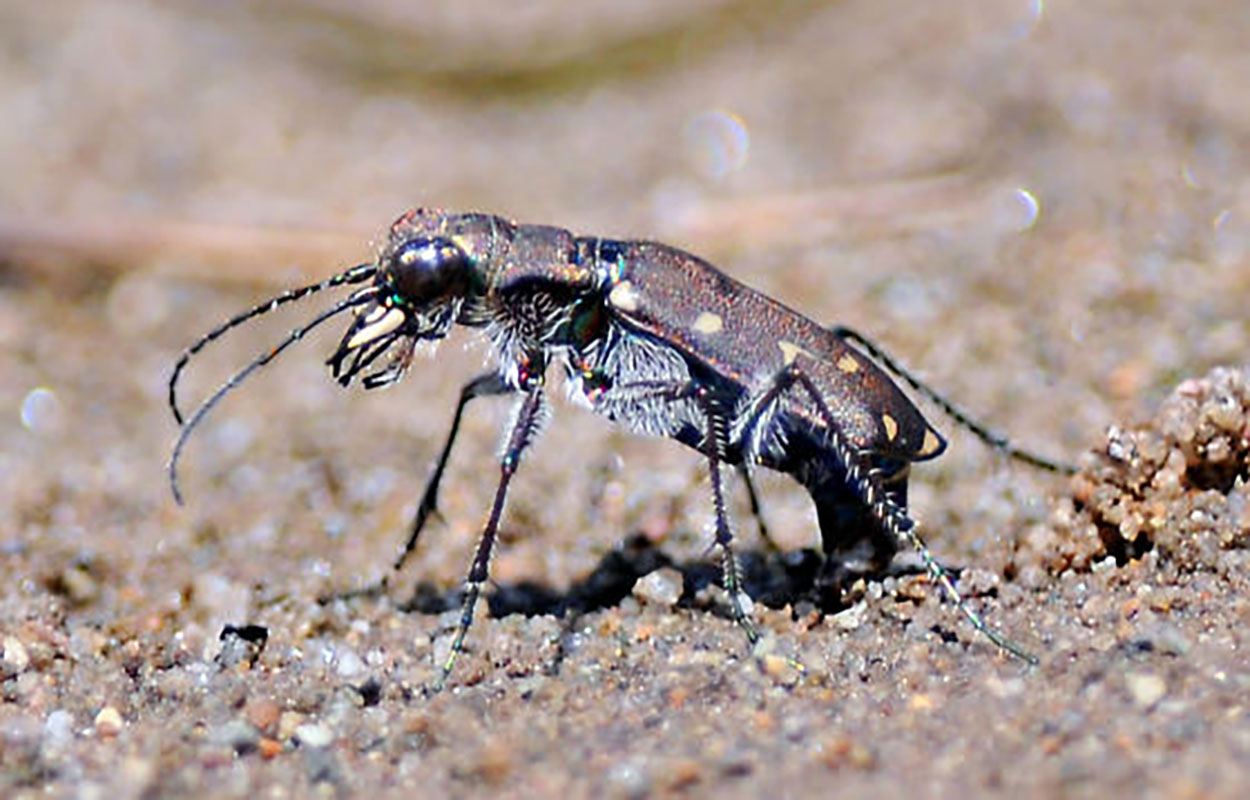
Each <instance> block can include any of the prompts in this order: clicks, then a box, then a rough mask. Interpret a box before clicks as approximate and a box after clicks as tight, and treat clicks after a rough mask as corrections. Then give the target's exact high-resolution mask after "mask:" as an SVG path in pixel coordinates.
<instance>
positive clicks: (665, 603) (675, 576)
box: [633, 567, 683, 608]
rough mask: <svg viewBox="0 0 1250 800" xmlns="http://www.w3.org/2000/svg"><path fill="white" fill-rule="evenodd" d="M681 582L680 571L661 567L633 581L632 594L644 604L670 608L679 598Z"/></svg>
mask: <svg viewBox="0 0 1250 800" xmlns="http://www.w3.org/2000/svg"><path fill="white" fill-rule="evenodd" d="M682 582H683V578H682V574H681V572H679V571H678V570H676V569H673V568H672V567H663V568H661V569H657V570H655V571H654V572H649V573H647V574H646V575H644V576H642V577H641V578H639V579H638V580H637V581H635V582H634V589H633V595H634V597H636V598H638V601H639V602H641V603H643V604H645V605H652V606H659V607H661V608H672V607H673V606H675V605H677V601H678V600H680V599H681V591H682Z"/></svg>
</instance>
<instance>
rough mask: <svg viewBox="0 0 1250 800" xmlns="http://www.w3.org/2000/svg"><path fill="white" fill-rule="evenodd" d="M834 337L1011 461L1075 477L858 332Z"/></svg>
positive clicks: (838, 330)
mask: <svg viewBox="0 0 1250 800" xmlns="http://www.w3.org/2000/svg"><path fill="white" fill-rule="evenodd" d="M830 330H831V331H832V333H833V335H834V336H837V337H838V338H839V339H842V340H844V341H848V342H851V343H853V344H854V345H856V346H857V347H859V348H860V349H862V350H863V351H864V352H865V353H867V354H868V357H869V358H871V359H872V360H874V361H876V362H877V363H879V364H881V365H882V366H884V367H885V368H886V369H887V370H889V371H890V372H892V373H894V374H895V375H897V376H898V377H900V378H902V379H903V380H904V381H906V382H907V385H908V386H910V387H911V388H912V389H914V390H916V391H917V392H919V393H920V394H922V395H924V396H925V397H926V398H928V399H929V400H930V401H931V402H932V403H933V404H934V405H936V406H937V407H938V408H940V409H942V411H943V412H944V413H945V414H946V415H947V416H949V417H950V418H951V419H953V420H955V422H957V423H959V424H960V425H962V426H963V427H965V428H967V429H968V430H969V431H971V432H972V433H973V434H974V435H975V436H976V437H977V438H978V439H980V440H981V441H983V442H985V444H986V445H988V446H989V447H991V448H992V449H994V450H997V451H999V452H1000V453H1003V454H1004V455H1006V456H1008V457H1009V458H1014V459H1016V460H1017V461H1023V462H1024V463H1025V464H1028V465H1030V466H1033V467H1037V468H1038V469H1043V470H1046V471H1047V472H1057V473H1059V474H1060V475H1075V474H1076V467H1075V466H1073V465H1072V464H1068V463H1066V462H1063V461H1056V460H1055V459H1052V458H1048V457H1047V456H1043V455H1038V454H1037V453H1034V452H1031V451H1029V450H1025V449H1023V448H1020V447H1017V446H1016V445H1014V444H1012V442H1011V440H1010V439H1008V438H1007V437H1006V436H1003V435H1002V434H1001V433H995V432H994V431H992V430H990V429H989V428H987V427H986V426H985V425H983V424H981V423H980V422H978V421H977V420H975V419H973V418H972V416H971V415H970V414H969V413H968V412H967V411H964V410H963V409H962V408H960V407H959V406H957V405H955V404H954V403H953V402H951V401H950V400H947V399H946V398H945V397H944V396H942V395H941V394H939V393H938V392H937V390H936V389H933V388H932V387H930V386H929V385H928V384H926V383H925V382H924V381H922V380H920V379H919V378H917V377H916V376H915V375H913V374H912V373H911V372H910V371H909V370H908V369H907V368H906V367H904V366H903V365H902V364H900V363H898V362H897V361H895V360H894V359H893V358H892V357H891V356H890V355H889V354H888V353H886V352H885V351H884V350H882V349H881V347H880V346H878V345H877V344H876V343H875V342H873V341H871V340H870V339H868V338H866V337H865V336H864V335H863V334H861V333H859V332H858V331H856V330H854V329H852V328H847V327H845V326H843V325H838V326H837V327H834V328H831V329H830Z"/></svg>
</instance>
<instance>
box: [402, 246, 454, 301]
mask: <svg viewBox="0 0 1250 800" xmlns="http://www.w3.org/2000/svg"><path fill="white" fill-rule="evenodd" d="M386 271H387V273H389V274H388V278H389V281H390V284H391V286H392V287H393V288H394V290H395V294H396V295H397V296H396V297H395V298H394V300H395V301H397V302H399V303H404V304H412V305H418V306H420V305H424V304H426V303H429V302H431V301H433V300H440V299H444V298H447V297H450V296H452V295H454V294H457V293H458V292H461V291H463V287H464V285H465V282H466V281H467V280H468V274H469V260H468V257H467V256H465V254H464V251H463V250H461V249H460V248H459V247H458V246H457V245H456V243H455V242H452V241H451V240H450V239H440V238H435V239H424V238H422V239H413V240H412V241H409V242H404V243H403V244H402V245H400V246H399V247H398V248H397V249H396V250H395V252H394V254H393V255H392V256H391V259H390V264H389V265H388V266H387V270H386Z"/></svg>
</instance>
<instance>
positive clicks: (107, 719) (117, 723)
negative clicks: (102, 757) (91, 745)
mask: <svg viewBox="0 0 1250 800" xmlns="http://www.w3.org/2000/svg"><path fill="white" fill-rule="evenodd" d="M94 724H95V731H96V733H98V734H99V735H101V736H116V735H117V734H119V733H121V730H122V728H124V727H125V726H126V722H125V721H124V720H123V719H122V715H121V712H120V711H118V710H117V709H116V708H113V707H112V706H105V707H104V708H102V709H100V713H98V714H96V715H95V723H94Z"/></svg>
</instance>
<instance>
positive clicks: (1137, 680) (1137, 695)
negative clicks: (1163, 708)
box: [1124, 672, 1168, 710]
mask: <svg viewBox="0 0 1250 800" xmlns="http://www.w3.org/2000/svg"><path fill="white" fill-rule="evenodd" d="M1124 685H1125V686H1126V687H1127V688H1128V692H1129V694H1130V695H1131V696H1132V698H1133V702H1134V703H1135V704H1136V705H1137V707H1138V708H1140V709H1142V710H1145V709H1148V708H1150V707H1152V706H1153V705H1154V704H1155V703H1157V702H1159V701H1160V700H1162V699H1163V696H1164V695H1165V694H1167V693H1168V686H1167V684H1166V683H1164V681H1163V678H1160V677H1159V676H1158V675H1155V674H1154V673H1151V672H1130V673H1129V674H1127V675H1125V676H1124Z"/></svg>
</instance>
